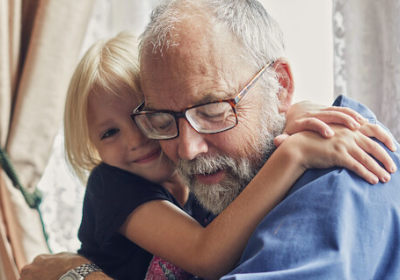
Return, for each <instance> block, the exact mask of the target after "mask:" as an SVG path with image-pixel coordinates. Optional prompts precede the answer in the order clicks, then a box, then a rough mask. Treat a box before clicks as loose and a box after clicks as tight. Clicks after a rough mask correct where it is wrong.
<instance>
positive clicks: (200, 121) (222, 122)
mask: <svg viewBox="0 0 400 280" xmlns="http://www.w3.org/2000/svg"><path fill="white" fill-rule="evenodd" d="M186 118H187V119H188V121H189V122H190V124H191V125H192V126H193V128H194V129H196V130H197V131H198V132H200V133H216V132H221V131H224V130H227V129H229V128H232V127H234V126H235V125H236V124H237V119H236V114H235V112H234V111H233V108H232V106H231V104H229V103H228V102H215V103H208V104H205V105H202V106H198V107H194V108H191V109H189V110H187V111H186Z"/></svg>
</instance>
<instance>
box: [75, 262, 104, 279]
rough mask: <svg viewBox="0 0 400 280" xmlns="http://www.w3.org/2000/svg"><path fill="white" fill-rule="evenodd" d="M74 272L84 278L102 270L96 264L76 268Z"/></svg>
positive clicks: (86, 264)
mask: <svg viewBox="0 0 400 280" xmlns="http://www.w3.org/2000/svg"><path fill="white" fill-rule="evenodd" d="M74 270H75V271H76V272H77V273H78V274H79V275H80V276H82V277H83V278H85V277H86V276H88V275H89V274H90V273H92V272H96V271H101V268H100V267H98V266H97V265H96V264H94V263H85V264H82V265H80V266H78V267H75V268H74Z"/></svg>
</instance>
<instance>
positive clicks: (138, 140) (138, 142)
mask: <svg viewBox="0 0 400 280" xmlns="http://www.w3.org/2000/svg"><path fill="white" fill-rule="evenodd" d="M127 140H128V141H127V143H128V146H129V148H130V149H131V150H134V149H137V148H139V147H141V146H143V144H145V143H147V142H148V141H149V139H148V138H147V137H146V136H144V135H143V133H142V132H141V131H140V130H139V129H138V128H137V126H136V125H135V124H133V125H132V126H131V127H130V129H129V130H128V135H127Z"/></svg>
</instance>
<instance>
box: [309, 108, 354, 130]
mask: <svg viewBox="0 0 400 280" xmlns="http://www.w3.org/2000/svg"><path fill="white" fill-rule="evenodd" d="M313 117H314V118H318V119H320V120H321V121H323V122H325V123H330V124H341V125H343V126H346V127H348V128H350V129H352V130H356V129H359V128H360V124H359V123H358V122H357V121H356V120H355V119H354V118H353V117H352V116H349V115H347V114H345V113H343V112H339V111H320V112H317V113H314V114H313Z"/></svg>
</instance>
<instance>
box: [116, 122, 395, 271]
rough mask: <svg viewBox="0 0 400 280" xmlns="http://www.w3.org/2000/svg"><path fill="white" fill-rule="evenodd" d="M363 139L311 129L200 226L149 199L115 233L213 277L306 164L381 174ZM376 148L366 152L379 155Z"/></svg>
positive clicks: (238, 251)
mask: <svg viewBox="0 0 400 280" xmlns="http://www.w3.org/2000/svg"><path fill="white" fill-rule="evenodd" d="M342 138H345V140H340V139H342ZM369 141H371V142H374V141H372V140H371V139H369V138H368V137H365V136H363V135H362V134H361V133H360V132H359V131H356V132H352V131H350V130H348V129H343V131H342V130H340V133H339V130H337V132H336V135H335V136H333V137H331V138H330V139H328V140H323V139H322V138H321V137H320V136H318V135H315V134H313V133H311V132H304V133H300V134H296V135H294V136H292V137H290V138H289V139H287V140H286V141H285V142H284V143H283V144H282V145H281V147H279V148H278V149H277V150H276V151H275V152H274V154H273V155H272V156H271V157H270V158H269V160H268V161H267V163H266V164H265V165H264V167H263V168H262V169H261V170H260V172H259V173H258V174H257V176H256V177H255V178H254V179H253V180H252V181H251V182H250V183H249V185H248V186H247V187H246V188H245V189H244V191H243V192H242V193H241V194H240V195H239V196H238V197H237V198H236V199H235V200H234V201H233V202H232V203H231V204H230V205H229V206H228V207H227V208H226V209H225V210H224V211H223V212H222V213H221V214H220V215H219V216H218V217H217V218H215V219H214V221H213V222H212V223H210V224H209V225H208V226H207V227H206V228H203V227H201V226H200V225H199V224H198V223H197V222H196V221H195V220H193V219H192V218H191V217H189V216H188V215H187V214H186V213H184V212H183V211H181V210H180V209H179V208H178V207H176V206H175V205H173V204H172V203H169V202H167V201H152V202H149V203H145V204H143V205H141V206H140V207H138V208H137V209H135V210H134V211H133V212H132V214H131V215H130V216H129V217H128V219H127V220H126V222H125V223H124V225H123V226H122V228H121V233H122V234H124V235H125V236H126V237H128V238H129V239H130V240H132V241H133V242H135V243H136V244H138V245H139V246H141V247H143V248H145V249H146V250H148V251H150V252H151V253H153V254H155V255H158V256H160V257H162V258H165V259H167V260H169V261H171V262H172V263H174V264H175V265H177V266H179V267H181V268H183V269H185V270H186V271H188V272H191V273H193V274H195V275H198V276H201V277H204V278H217V277H219V276H221V275H223V274H225V273H227V272H228V271H230V270H231V269H232V267H233V266H234V265H235V263H236V262H237V261H238V259H239V257H240V255H241V253H242V250H243V249H244V247H245V245H246V243H247V240H248V238H249V237H250V235H251V233H252V232H253V231H254V229H255V227H256V226H257V224H258V223H259V222H260V221H261V219H262V218H263V217H264V216H265V215H266V214H267V213H268V212H269V211H270V210H271V209H272V208H273V207H274V206H275V205H276V204H277V203H278V202H279V201H280V200H281V199H282V198H283V197H284V195H285V193H286V192H287V190H288V189H289V188H290V187H291V186H292V185H293V183H294V182H295V181H296V180H297V178H298V177H299V176H300V175H301V174H302V173H303V172H304V171H305V170H306V169H307V168H310V167H330V166H336V165H340V166H343V167H347V168H349V169H351V170H353V171H355V172H357V173H358V174H361V175H363V174H364V173H365V172H369V171H365V170H364V169H363V166H364V164H365V165H366V166H367V168H369V169H372V171H373V172H375V173H378V174H380V173H382V174H385V171H384V170H383V169H382V168H381V167H380V166H379V165H378V164H376V163H375V164H376V165H377V166H376V165H374V164H371V160H370V156H369V155H367V153H366V152H363V151H362V150H361V148H360V146H361V147H362V148H364V149H365V148H366V150H367V152H370V151H369V148H367V147H370V145H372V144H371V143H370V142H369ZM359 143H361V144H359ZM359 145H360V146H359ZM360 151H361V152H360ZM381 152H382V151H380V150H376V151H372V154H373V155H374V156H375V157H376V158H378V159H381V158H382V155H380V153H381ZM359 160H360V161H361V163H359V162H358V161H359ZM393 165H394V164H393ZM367 168H366V169H367ZM368 176H369V174H367V175H365V177H364V178H367V179H368V178H370V177H368Z"/></svg>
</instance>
